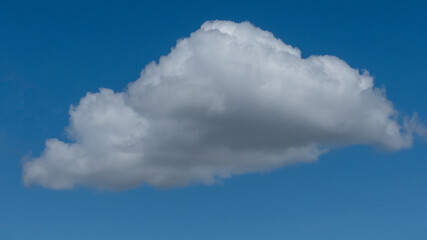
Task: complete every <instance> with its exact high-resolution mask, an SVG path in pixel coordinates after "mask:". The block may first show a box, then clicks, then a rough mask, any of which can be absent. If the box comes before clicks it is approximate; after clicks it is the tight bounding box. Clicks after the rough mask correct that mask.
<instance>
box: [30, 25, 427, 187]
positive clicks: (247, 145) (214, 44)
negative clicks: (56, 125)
mask: <svg viewBox="0 0 427 240" xmlns="http://www.w3.org/2000/svg"><path fill="white" fill-rule="evenodd" d="M399 119H401V117H399V116H398V112H397V111H396V110H395V109H394V108H393V105H392V103H391V102H390V101H389V100H387V98H386V97H385V94H384V90H382V89H378V88H375V87H374V84H373V78H372V77H371V76H370V75H369V73H368V72H366V71H362V72H360V71H359V70H357V69H353V68H351V67H350V66H349V65H347V63H346V62H344V61H343V60H341V59H339V58H337V57H334V56H328V55H324V56H310V57H308V58H302V57H301V52H300V50H299V49H298V48H295V47H292V46H290V45H287V44H285V43H283V42H282V41H281V40H280V39H277V38H275V37H274V36H273V34H272V33H270V32H267V31H263V30H261V29H259V28H257V27H254V26H253V25H251V24H250V23H248V22H243V23H234V22H230V21H208V22H206V23H204V24H203V25H202V26H201V28H200V29H199V30H197V31H195V32H193V33H192V34H191V36H190V37H188V38H184V39H181V40H179V41H178V42H177V44H176V46H175V47H174V48H173V49H172V50H171V52H170V53H169V54H168V55H167V56H163V57H161V58H160V60H159V61H158V62H152V63H150V64H148V65H147V66H146V67H145V68H144V69H143V71H142V73H141V77H140V78H139V79H138V80H136V81H135V82H132V83H130V84H129V85H128V88H127V89H126V91H124V92H119V93H115V92H113V91H112V90H109V89H100V91H99V92H97V93H88V94H87V95H86V96H85V97H83V98H82V99H81V101H80V103H79V104H78V105H77V106H72V107H71V109H70V126H69V127H68V128H67V131H68V133H69V136H70V141H69V142H62V141H59V140H57V139H49V140H47V141H46V148H45V150H44V152H43V153H42V154H41V156H40V157H37V158H33V159H30V160H29V161H26V162H25V163H24V165H23V180H24V182H25V184H26V185H30V184H40V185H42V186H44V187H47V188H52V189H68V188H73V187H74V186H76V185H77V186H79V185H81V186H89V187H97V188H105V189H126V188H130V187H135V186H138V185H141V184H148V185H152V186H155V187H175V186H186V185H189V184H193V183H204V184H212V183H215V182H217V181H218V180H221V179H224V178H229V177H231V176H232V175H236V174H243V173H248V172H260V171H268V170H271V169H274V168H278V167H281V166H284V165H287V164H292V163H296V162H310V161H314V160H316V159H317V158H318V156H319V155H320V154H322V153H325V152H326V151H327V149H328V148H330V147H339V146H346V145H351V144H366V145H373V146H377V147H381V148H386V149H391V150H398V149H402V148H407V147H410V146H411V144H412V139H413V134H414V133H415V132H418V133H421V132H423V131H424V129H423V127H422V126H421V125H420V124H418V123H417V121H416V118H410V119H408V120H407V121H400V120H399Z"/></svg>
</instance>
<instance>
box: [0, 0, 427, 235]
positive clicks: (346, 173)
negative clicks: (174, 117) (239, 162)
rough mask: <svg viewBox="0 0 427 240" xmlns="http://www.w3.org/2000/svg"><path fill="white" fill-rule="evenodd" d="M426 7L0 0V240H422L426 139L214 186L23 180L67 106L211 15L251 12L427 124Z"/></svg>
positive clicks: (59, 129)
mask: <svg viewBox="0 0 427 240" xmlns="http://www.w3.org/2000/svg"><path fill="white" fill-rule="evenodd" d="M426 7H427V3H426V2H425V1H308V0H303V1H277V2H274V1H259V2H255V1H252V2H246V1H233V2H229V1H186V2H181V3H178V2H176V1H170V2H166V1H145V2H144V1H90V2H88V1H72V3H68V2H67V3H66V2H61V3H60V2H57V1H37V2H36V1H13V2H5V1H3V2H2V3H1V6H0V239H8V240H9V239H10V240H13V239H35V240H38V239H43V240H46V239H64V240H66V239H106V240H107V239H303V240H304V239H328V240H333V239H340V240H342V239H346V240H347V239H349V240H350V239H357V240H360V239H366V240H371V239H372V240H380V239H387V240H394V239H396V240H398V239H399V240H400V239H413V240H418V239H419V240H421V239H423V240H424V239H426V238H427V174H426V173H427V162H426V160H427V159H426V158H427V157H426V156H427V148H426V146H427V143H426V141H425V140H423V139H417V140H416V141H415V143H414V146H413V148H411V149H406V150H402V151H398V152H384V151H381V150H376V149H374V148H371V147H367V146H351V147H347V148H340V149H335V150H332V151H331V152H330V153H328V154H325V155H322V156H321V157H320V159H319V161H318V162H315V163H310V164H298V165H295V166H290V167H285V168H281V169H278V170H274V171H272V172H269V173H265V174H248V175H241V176H237V177H233V178H231V179H228V180H225V181H224V182H223V183H222V184H217V185H213V186H204V185H200V186H193V187H186V188H176V189H168V190H159V189H155V188H152V187H141V188H136V189H132V190H127V191H122V192H111V191H102V190H96V189H86V188H78V189H74V190H65V191H54V190H49V189H44V188H41V187H37V186H34V187H30V188H26V187H25V186H24V185H23V183H22V180H21V177H22V165H21V161H22V158H23V157H24V156H25V155H27V154H32V155H33V156H39V155H40V153H41V151H42V150H43V148H44V141H45V139H47V138H59V139H66V135H65V132H64V127H65V126H67V125H68V118H69V115H68V109H69V106H70V104H77V103H78V102H79V100H80V98H82V97H83V96H84V95H85V94H86V92H88V91H91V92H96V91H98V88H99V87H106V88H111V89H114V90H116V91H121V90H123V89H124V88H125V87H126V85H127V83H129V82H131V81H134V80H136V79H137V78H138V77H139V74H140V71H141V69H142V68H143V67H144V66H145V65H146V64H148V63H149V62H151V61H152V60H158V58H159V57H160V56H161V55H166V54H168V53H169V51H170V48H171V47H173V46H174V45H175V43H176V40H177V39H179V38H183V37H187V36H188V35H189V34H190V33H191V32H193V31H195V30H197V29H198V28H199V27H200V25H201V24H202V23H203V22H205V21H206V20H214V19H221V20H232V21H236V22H241V21H245V20H248V21H250V22H251V23H253V24H254V25H255V26H258V27H260V28H262V29H264V30H267V31H270V32H272V33H273V34H274V35H275V36H276V37H278V38H280V39H282V40H283V41H284V42H285V43H287V44H291V45H292V46H296V47H298V48H299V49H300V50H301V51H302V55H303V56H304V57H306V56H309V55H319V54H330V55H335V56H338V57H340V58H341V59H343V60H345V61H346V62H347V63H348V64H349V65H350V66H352V67H354V68H358V69H367V70H369V72H370V73H371V75H372V76H374V77H375V85H376V86H384V87H385V88H386V90H387V98H388V99H389V100H391V101H392V102H393V104H394V106H395V107H396V109H398V110H399V111H400V112H401V113H403V114H406V115H410V114H412V113H413V112H418V114H419V117H420V119H421V120H422V121H423V122H424V123H425V122H426V119H427V98H426V95H425V94H426V90H427V81H426V76H427V68H426V67H427V66H426V63H427V46H426V42H427V27H426V22H427V15H426V14H425V9H426Z"/></svg>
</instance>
